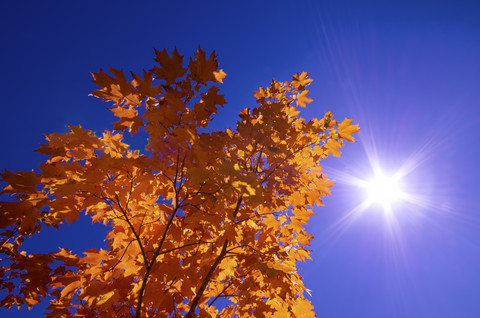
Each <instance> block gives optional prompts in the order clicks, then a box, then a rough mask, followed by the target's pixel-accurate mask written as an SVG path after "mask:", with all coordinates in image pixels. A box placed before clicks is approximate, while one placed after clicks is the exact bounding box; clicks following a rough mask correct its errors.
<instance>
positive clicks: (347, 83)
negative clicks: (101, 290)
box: [0, 0, 480, 318]
mask: <svg viewBox="0 0 480 318" xmlns="http://www.w3.org/2000/svg"><path fill="white" fill-rule="evenodd" d="M479 16H480V7H479V5H478V4H476V3H475V1H398V2H393V1H354V0H352V1H275V2H268V1H262V2H261V3H256V2H254V1H251V2H248V1H236V2H232V3H231V2H230V1H219V2H216V3H215V2H213V1H190V2H189V1H186V2H185V3H180V1H179V2H178V3H177V4H174V3H173V1H142V4H140V5H139V4H133V1H132V2H122V1H9V2H8V4H7V2H5V3H2V4H1V5H0V26H1V32H0V34H1V35H0V37H1V38H0V40H1V44H2V49H1V50H0V69H1V72H2V82H1V85H0V94H1V96H2V99H1V109H2V119H3V120H2V124H1V125H0V142H1V147H2V156H0V168H1V169H3V168H7V169H9V170H31V169H32V168H34V167H36V165H37V164H38V163H39V162H41V161H43V160H45V159H44V158H42V157H41V156H40V155H39V154H37V153H32V150H34V149H36V148H38V146H39V144H40V143H42V142H43V140H44V138H43V135H42V133H52V132H66V125H67V124H74V125H77V124H81V125H82V126H83V127H85V128H87V129H91V130H94V131H98V132H101V131H103V129H104V128H105V127H108V128H111V127H112V126H111V124H110V123H111V122H112V121H113V118H112V116H111V113H110V112H109V111H108V110H106V105H105V104H103V103H101V102H99V101H98V100H96V99H95V98H93V97H89V96H88V94H89V93H90V92H91V91H92V90H93V89H94V88H95V86H94V84H92V83H91V80H92V79H91V75H90V74H89V71H98V69H99V68H104V69H106V68H108V65H111V66H113V67H115V68H123V69H124V70H125V71H129V70H132V71H135V72H140V71H141V70H143V69H150V68H151V67H152V66H153V60H152V58H153V48H154V47H155V48H157V49H160V50H161V49H163V48H166V49H167V50H169V51H171V50H172V49H173V48H174V46H176V47H177V49H178V50H179V52H180V53H181V54H183V55H185V56H186V57H188V56H189V55H191V54H193V52H194V51H195V50H196V48H197V47H198V45H201V47H202V49H204V50H205V51H207V52H209V51H211V50H215V51H216V53H217V54H218V59H219V62H220V67H221V68H223V69H224V71H225V72H226V73H227V74H228V76H227V77H226V79H225V80H224V83H225V84H224V85H223V86H222V88H221V89H222V92H223V93H224V94H225V95H226V100H227V102H228V105H226V107H225V108H224V109H222V110H221V111H220V114H219V116H218V118H217V120H216V121H215V125H216V127H217V128H225V127H229V126H230V127H232V126H233V124H234V122H235V120H236V115H237V114H238V112H239V111H240V110H241V109H242V108H244V107H248V106H250V105H252V104H253V103H254V98H253V96H252V93H253V91H254V90H255V89H256V88H258V86H260V85H262V86H265V85H267V84H268V83H269V82H270V81H271V79H272V77H274V78H275V79H278V80H290V78H291V75H292V74H294V73H296V72H299V71H300V72H301V71H308V72H310V75H311V77H312V78H313V79H314V82H313V84H312V85H311V86H310V89H311V95H312V97H313V98H314V99H315V100H314V102H313V103H312V104H310V106H309V107H308V108H307V110H306V111H305V112H304V113H303V114H304V116H306V117H307V118H310V117H312V116H315V117H321V116H323V113H324V112H325V111H327V110H332V112H333V113H334V114H335V116H336V117H337V118H338V119H343V118H344V117H349V118H352V117H353V118H354V121H355V123H359V124H360V126H361V128H362V131H361V134H360V136H359V138H358V142H357V143H356V144H349V145H348V146H347V147H346V148H345V151H344V154H343V156H342V158H341V159H338V158H334V159H332V160H330V159H329V160H328V161H327V162H326V163H325V168H326V170H327V173H329V176H330V177H331V178H333V179H335V180H336V182H337V184H336V187H335V189H333V191H332V192H333V196H332V197H330V198H328V199H326V200H325V201H324V202H325V204H326V207H322V208H318V209H316V212H317V215H315V216H314V217H313V218H312V220H311V224H310V226H309V230H310V232H311V233H313V234H314V235H315V240H314V241H313V244H312V249H313V251H314V252H313V258H314V260H313V261H310V262H308V263H307V264H304V265H301V267H302V268H303V271H302V274H303V275H304V278H305V280H306V285H307V287H308V288H310V289H311V290H312V297H311V300H312V302H313V305H314V306H315V311H316V313H317V315H318V317H332V318H334V317H449V318H450V317H480V305H479V296H480V292H479V286H480V203H479V195H480V186H479V183H478V181H477V180H479V179H480V173H479V172H478V167H477V165H478V162H479V159H478V157H479V155H480V151H479V150H478V146H479V137H480V132H479V131H478V127H479V125H480V116H479V112H480V89H479V88H480V85H479V84H480V63H479V61H478V58H479V57H480V19H478V17H479ZM369 159H370V160H369ZM372 160H377V161H378V162H379V163H380V165H381V166H382V167H383V169H385V170H387V171H390V172H394V171H397V170H398V169H403V170H402V171H407V170H405V169H406V167H409V169H408V175H406V176H405V179H404V184H405V185H406V190H405V191H407V192H408V193H410V194H411V195H412V196H414V197H415V199H416V203H411V202H404V203H401V204H398V205H397V206H395V207H394V211H393V213H391V214H388V215H386V214H384V213H383V211H382V210H381V209H380V208H379V207H378V206H372V207H369V208H368V209H366V210H362V209H358V206H359V204H361V202H362V201H363V200H364V195H363V192H362V191H361V190H360V189H359V188H358V187H355V186H354V185H352V184H350V183H349V180H351V176H356V177H358V178H368V177H369V175H370V174H371V164H370V162H371V161H372ZM402 167H403V168H402ZM88 224H89V222H88V220H85V219H83V220H80V221H79V222H77V223H76V224H75V223H74V224H73V225H72V226H70V227H69V228H67V229H66V230H63V231H60V232H58V233H45V234H42V235H41V236H40V237H39V239H37V240H35V241H34V242H30V243H28V244H30V245H27V246H30V247H32V248H34V249H36V250H38V251H44V252H48V251H52V250H56V248H57V246H59V245H62V246H63V247H70V248H72V249H73V250H74V251H77V252H80V251H81V250H83V249H88V248H91V247H93V246H101V244H103V242H102V239H103V237H102V236H101V235H100V234H99V233H100V231H99V228H95V229H94V230H91V229H90V228H89V227H88ZM39 309H40V307H39ZM39 309H37V310H35V311H32V312H26V311H25V310H22V311H20V312H17V311H16V310H10V311H9V312H7V311H6V310H5V309H0V315H1V316H4V317H5V316H6V317H38V316H39V312H41V310H39Z"/></svg>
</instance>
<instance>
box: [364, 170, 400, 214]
mask: <svg viewBox="0 0 480 318" xmlns="http://www.w3.org/2000/svg"><path fill="white" fill-rule="evenodd" d="M365 187H366V191H367V200H368V201H369V203H371V204H373V203H377V204H380V205H383V206H384V207H390V206H391V205H392V203H394V202H396V201H398V200H400V199H401V198H402V195H403V192H402V188H401V185H400V182H399V180H398V178H396V177H395V176H385V175H383V174H382V173H379V174H377V175H376V176H375V177H374V178H373V179H371V180H369V181H367V182H366V185H365Z"/></svg>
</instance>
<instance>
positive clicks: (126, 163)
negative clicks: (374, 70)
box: [0, 49, 359, 317]
mask: <svg viewBox="0 0 480 318" xmlns="http://www.w3.org/2000/svg"><path fill="white" fill-rule="evenodd" d="M155 55H156V58H155V60H156V61H157V62H158V66H155V67H154V68H153V69H152V70H150V71H144V74H143V77H141V76H140V75H137V74H133V73H132V74H131V75H132V80H131V81H127V79H126V77H125V75H124V73H123V71H119V70H116V69H113V68H110V72H111V75H108V74H106V73H105V72H103V71H102V70H100V71H99V72H98V73H93V77H94V83H95V84H97V85H98V86H99V89H98V90H95V91H94V93H93V95H94V96H96V97H99V98H101V99H103V100H104V101H106V102H113V104H112V106H111V107H110V110H111V111H112V112H113V114H114V115H115V116H116V117H118V121H116V122H115V123H114V124H113V130H112V131H109V130H106V131H105V132H104V133H103V135H102V136H97V135H95V133H93V132H91V131H88V130H85V129H83V128H82V127H80V126H69V128H70V130H71V132H69V133H66V134H56V133H54V134H50V135H46V139H47V143H46V144H42V145H41V147H40V148H39V149H37V150H36V151H37V152H39V153H41V154H44V155H47V156H49V158H48V160H47V161H46V162H45V163H43V164H40V165H39V167H38V169H37V171H31V172H19V171H16V172H10V171H7V170H5V172H4V173H3V174H1V180H2V181H3V182H5V183H7V185H6V186H5V187H4V188H3V192H2V194H9V195H11V196H13V197H14V199H13V200H10V201H8V202H1V205H0V218H1V219H0V220H1V227H2V228H3V232H2V233H1V235H2V239H3V240H2V246H1V249H0V252H1V253H2V259H1V265H2V266H1V268H0V279H1V281H0V284H1V285H0V286H1V288H2V289H4V290H6V291H8V295H7V296H6V297H5V298H4V299H3V300H2V301H1V303H0V304H1V306H4V307H11V306H13V305H17V306H21V305H23V304H26V305H27V306H28V307H29V308H31V306H32V305H35V304H38V303H39V302H40V301H41V299H42V298H45V297H53V300H51V301H50V306H49V307H48V308H47V310H48V316H54V317H57V316H71V315H73V316H82V317H83V316H88V317H90V316H101V317H115V316H135V317H172V316H180V315H186V316H187V317H193V316H195V315H197V314H199V315H200V316H201V317H210V316H216V315H217V314H219V311H221V314H222V315H227V316H228V315H233V314H234V313H235V314H237V315H238V316H262V315H264V316H266V317H269V316H273V315H275V314H280V315H281V316H282V317H288V316H297V317H308V316H314V313H313V310H312V309H313V307H312V305H311V304H310V301H308V300H307V299H305V298H304V293H305V292H306V291H308V290H307V289H306V288H305V286H304V284H303V282H302V278H301V276H300V275H299V274H298V272H297V267H296V266H297V265H296V263H297V262H298V261H305V259H308V258H310V256H309V250H307V247H308V245H309V241H310V240H311V238H312V235H308V234H307V233H306V231H305V229H304V225H305V224H307V222H308V219H309V217H310V216H311V215H312V214H313V212H312V208H313V207H314V205H316V204H317V205H321V204H322V201H321V197H322V196H325V195H329V194H330V187H332V185H333V182H332V181H330V180H328V179H327V177H326V176H325V174H323V173H322V167H321V166H320V165H319V161H320V160H322V159H324V158H326V157H327V156H328V155H329V154H332V155H334V156H339V155H340V151H339V148H340V147H342V146H343V145H344V140H347V141H352V142H353V141H354V139H353V137H352V134H353V133H356V132H358V131H359V129H358V125H352V120H351V119H345V120H344V121H343V122H341V123H338V122H337V121H336V120H334V119H333V118H332V114H331V113H330V112H327V113H326V114H325V116H324V117H323V119H321V120H318V119H315V118H314V119H312V120H309V121H306V120H305V119H303V118H301V117H300V116H299V113H300V112H299V110H298V108H299V107H305V106H306V104H308V103H310V102H311V101H312V100H311V99H310V98H308V97H307V94H308V90H306V89H305V87H306V86H307V85H308V84H310V83H311V82H312V80H311V79H309V78H308V74H307V73H305V72H304V73H301V74H296V75H294V76H293V79H292V81H291V82H284V83H281V82H277V81H272V83H271V84H270V86H269V87H267V88H263V87H260V89H259V90H258V91H257V92H255V93H254V96H255V97H256V102H257V106H256V107H254V108H252V109H249V108H246V109H244V110H242V111H241V113H240V115H239V120H238V122H237V127H236V129H235V130H230V129H226V130H224V131H211V132H208V130H207V129H206V128H207V127H208V125H209V123H210V121H211V120H212V118H213V117H212V116H213V114H216V113H217V107H218V106H222V107H223V105H224V104H225V103H226V102H225V99H224V96H223V95H220V94H219V88H218V86H216V85H217V83H222V80H223V78H224V77H225V75H226V74H225V73H224V72H223V71H222V70H218V64H217V61H216V58H215V55H214V53H212V54H211V55H210V57H209V58H208V59H207V58H206V55H205V53H204V52H203V51H202V50H201V49H199V50H198V51H197V52H196V54H195V56H194V58H193V59H192V58H191V59H190V61H189V63H188V67H187V68H185V67H184V64H183V57H182V56H180V55H179V53H178V52H177V51H176V49H175V50H174V51H173V53H172V54H171V56H170V55H169V54H168V53H167V52H166V51H165V50H164V51H161V52H160V51H155ZM140 128H142V129H143V130H144V132H142V133H140V134H137V133H138V132H139V129H140ZM127 130H128V132H129V133H130V134H131V135H132V136H135V137H139V138H142V136H145V135H147V138H148V144H147V146H146V151H145V153H140V152H139V151H132V150H130V149H129V146H128V145H127V144H125V143H123V142H122V140H123V134H124V133H126V132H125V131H127ZM79 213H85V214H86V215H88V216H90V217H91V219H92V223H93V222H99V223H103V224H104V225H105V226H106V227H107V229H108V234H107V236H106V240H107V243H106V247H105V249H99V250H97V249H95V248H93V249H90V250H86V251H84V253H83V255H76V254H74V253H72V252H71V251H69V250H68V249H66V248H60V249H59V250H58V251H56V252H52V253H49V254H38V253H30V252H28V251H23V250H22V243H23V241H24V238H29V237H32V236H34V235H35V234H36V233H38V232H39V231H41V230H42V228H45V227H53V228H55V229H57V228H59V227H60V226H62V225H64V224H65V223H71V222H74V221H75V220H77V219H78V217H79ZM219 298H225V299H227V300H229V302H228V301H227V302H226V301H224V302H221V305H218V303H219V302H218V299H219ZM216 305H217V306H218V308H217V307H216Z"/></svg>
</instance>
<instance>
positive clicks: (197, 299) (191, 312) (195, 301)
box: [185, 197, 243, 318]
mask: <svg viewBox="0 0 480 318" xmlns="http://www.w3.org/2000/svg"><path fill="white" fill-rule="evenodd" d="M242 199H243V198H242V197H239V198H238V200H237V206H236V207H235V211H234V212H233V218H234V219H235V217H236V216H237V214H238V210H239V209H240V205H241V204H242ZM227 246H228V239H226V240H225V242H224V243H223V246H222V250H221V252H220V255H218V257H217V259H216V260H215V262H214V263H213V265H212V266H211V267H210V270H209V271H208V273H207V276H205V279H204V280H203V282H202V285H201V286H200V288H199V289H198V292H197V294H196V295H195V298H194V299H193V301H192V304H191V305H190V310H189V311H188V313H187V314H186V315H185V318H191V317H193V315H194V314H195V310H196V309H197V306H198V303H199V302H200V298H201V297H202V295H203V293H204V291H205V289H206V288H207V286H208V283H209V282H210V280H211V279H212V276H213V273H215V270H216V269H217V267H218V265H219V264H220V262H221V261H222V260H223V258H224V257H225V254H227Z"/></svg>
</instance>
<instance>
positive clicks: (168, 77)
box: [152, 48, 187, 95]
mask: <svg viewBox="0 0 480 318" xmlns="http://www.w3.org/2000/svg"><path fill="white" fill-rule="evenodd" d="M155 61H157V62H158V64H160V67H158V66H155V67H154V68H153V69H152V72H153V73H154V74H155V75H156V76H157V78H158V79H164V80H165V81H166V84H167V85H169V84H173V83H175V81H176V80H177V78H181V77H183V75H185V73H186V72H187V69H185V68H183V66H182V65H183V56H181V55H180V54H179V53H178V51H177V48H175V49H174V50H173V52H172V57H171V58H170V56H169V55H168V52H167V51H166V50H165V49H164V50H163V51H157V50H155ZM155 95H156V94H155Z"/></svg>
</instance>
